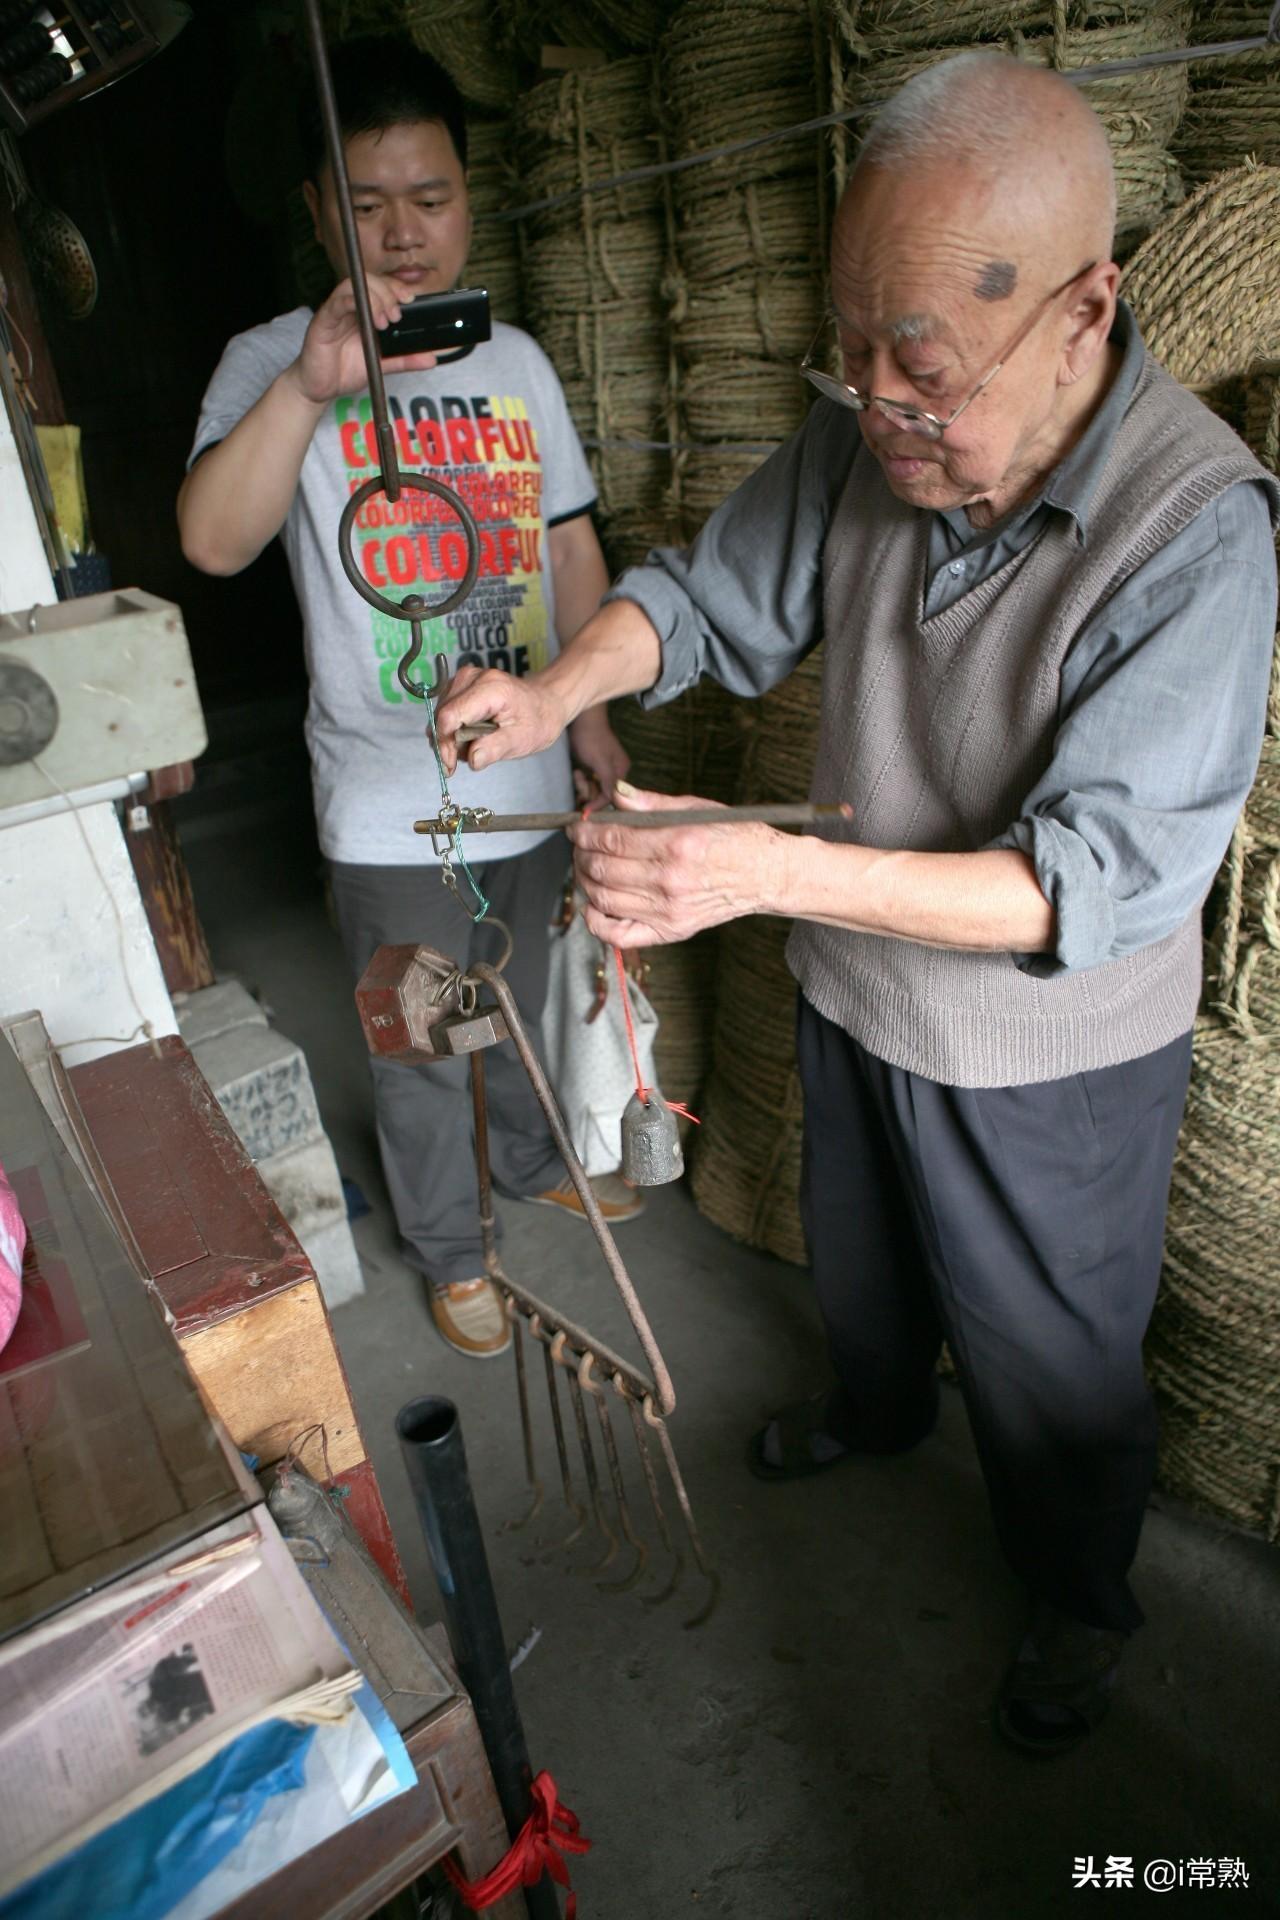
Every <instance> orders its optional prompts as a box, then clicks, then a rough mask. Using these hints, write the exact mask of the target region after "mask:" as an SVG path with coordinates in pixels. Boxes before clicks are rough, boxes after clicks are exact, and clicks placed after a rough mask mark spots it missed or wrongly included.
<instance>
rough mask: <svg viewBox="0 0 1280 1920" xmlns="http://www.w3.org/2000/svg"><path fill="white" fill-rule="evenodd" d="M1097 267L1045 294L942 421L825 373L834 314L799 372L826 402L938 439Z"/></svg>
mask: <svg viewBox="0 0 1280 1920" xmlns="http://www.w3.org/2000/svg"><path fill="white" fill-rule="evenodd" d="M1097 264H1098V263H1097V261H1096V260H1091V261H1090V262H1089V264H1088V266H1086V267H1081V268H1080V270H1079V272H1078V273H1073V274H1072V276H1071V278H1070V279H1069V280H1064V281H1063V283H1062V285H1061V286H1060V287H1054V288H1053V290H1052V292H1050V293H1046V295H1045V296H1044V299H1043V300H1041V301H1040V302H1039V304H1038V305H1036V306H1034V307H1033V308H1032V309H1031V312H1030V313H1029V314H1028V315H1027V317H1026V319H1025V320H1024V321H1023V323H1022V325H1021V326H1020V327H1019V328H1018V331H1017V332H1016V333H1015V334H1014V336H1013V339H1012V340H1011V341H1010V342H1009V344H1008V346H1007V347H1006V348H1005V350H1004V352H1003V353H1002V354H1001V355H1000V358H999V359H998V360H997V361H996V363H995V365H994V367H992V368H991V370H990V372H988V373H984V374H983V376H982V378H981V380H979V382H978V384H977V386H976V387H974V389H973V391H972V392H971V393H970V394H968V395H967V396H966V397H965V398H964V399H963V400H962V401H961V402H960V404H959V406H958V407H954V408H953V409H952V411H951V412H950V413H949V414H948V415H947V417H946V419H945V420H940V419H939V418H938V415H937V414H936V413H926V411H925V409H924V408H923V407H913V406H911V405H910V404H909V403H908V402H905V401H902V400H888V399H886V398H885V397H884V396H883V395H882V394H878V393H860V392H859V391H858V389H857V387H854V386H851V385H850V384H849V382H848V381H847V380H838V379H837V378H836V377H835V375H834V374H830V373H827V372H825V371H824V369H823V366H822V364H821V363H822V362H823V361H825V362H826V363H827V364H828V365H830V363H831V361H832V360H833V359H838V358H840V357H841V347H840V330H841V326H842V322H841V319H840V316H839V314H838V313H835V312H834V311H833V312H830V313H828V314H827V316H826V318H825V319H824V320H823V323H822V325H821V326H820V327H819V329H818V332H817V334H816V335H815V336H814V340H813V344H812V346H811V347H810V348H809V351H808V353H806V355H805V357H804V359H803V360H802V361H801V363H800V371H801V373H802V374H803V375H804V377H805V379H806V380H808V381H810V382H811V383H812V385H813V386H815V387H816V388H817V389H818V392H819V393H821V394H824V395H825V396H826V398H827V399H828V400H835V401H836V402H838V404H839V405H840V406H842V407H850V408H852V409H853V411H854V412H855V413H863V412H865V411H866V409H867V408H868V407H879V409H880V411H881V413H882V414H883V415H884V417H885V419H886V420H888V421H889V423H890V425H891V426H895V427H900V428H901V429H902V431H903V432H904V433H918V434H920V435H921V436H922V437H923V438H924V439H926V440H941V438H942V436H943V434H944V433H945V432H946V430H947V428H948V427H952V426H954V425H955V423H956V421H957V420H958V419H959V418H960V415H961V414H962V413H963V412H964V410H965V408H966V407H971V406H972V405H973V403H974V401H975V400H976V399H977V397H978V395H979V394H980V393H981V392H982V391H983V389H984V388H985V387H989V386H990V385H991V382H992V381H993V380H994V379H995V377H996V375H997V374H998V373H999V371H1000V369H1001V367H1003V366H1004V365H1005V364H1006V362H1007V361H1008V360H1009V359H1010V358H1011V357H1012V355H1013V354H1014V353H1015V352H1016V350H1017V349H1018V348H1019V347H1020V346H1021V345H1022V343H1023V341H1024V340H1025V339H1026V338H1027V336H1028V334H1030V333H1031V332H1032V331H1033V329H1034V328H1035V327H1036V326H1038V325H1039V323H1040V321H1041V320H1043V318H1044V316H1045V314H1046V313H1048V311H1049V309H1050V307H1051V306H1052V305H1053V302H1054V301H1055V300H1057V299H1059V298H1060V297H1061V296H1062V295H1063V294H1064V293H1067V292H1069V291H1070V289H1071V288H1072V287H1074V286H1075V284H1076V282H1077V280H1083V279H1084V276H1085V275H1086V273H1092V271H1093V269H1094V267H1096V266H1097Z"/></svg>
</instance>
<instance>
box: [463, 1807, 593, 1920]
mask: <svg viewBox="0 0 1280 1920" xmlns="http://www.w3.org/2000/svg"><path fill="white" fill-rule="evenodd" d="M530 1791H531V1793H532V1795H533V1811H532V1812H531V1813H530V1815H529V1818H528V1819H527V1820H526V1821H525V1823H524V1825H523V1826H522V1827H521V1829H520V1831H519V1833H518V1834H517V1835H516V1837H515V1839H514V1840H513V1841H512V1843H511V1846H510V1848H509V1849H508V1851H507V1852H506V1853H505V1854H504V1855H503V1857H502V1859H501V1860H499V1862H498V1864H497V1866H496V1867H494V1868H493V1870H492V1871H491V1872H490V1873H486V1875H485V1876H484V1879H483V1880H468V1879H467V1878H466V1876H465V1874H464V1873H463V1871H462V1869H461V1867H459V1866H458V1864H457V1862H456V1861H455V1860H454V1858H453V1855H452V1854H448V1853H447V1854H446V1855H445V1857H444V1862H443V1865H444V1870H445V1873H446V1875H447V1877H448V1880H449V1884H450V1885H451V1886H452V1887H454V1888H455V1889H456V1891H457V1893H458V1895H459V1897H460V1898H461V1900H462V1904H463V1905H464V1906H465V1907H467V1908H469V1909H470V1911H471V1912H472V1913H480V1912H482V1911H483V1909H484V1908H485V1907H492V1906H495V1905H496V1904H497V1902H498V1901H499V1900H501V1899H502V1898H503V1896H504V1895H505V1894H508V1893H514V1892H515V1890H516V1888H517V1887H536V1886H537V1884H538V1882H539V1880H541V1878H542V1876H543V1874H544V1873H549V1874H550V1875H551V1878H552V1879H553V1880H554V1881H555V1883H556V1885H557V1886H558V1887H569V1869H568V1867H567V1866H566V1865H565V1863H564V1860H563V1859H562V1857H561V1856H562V1855H563V1854H566V1853H586V1852H588V1851H589V1849H590V1847H591V1842H590V1840H586V1839H584V1838H583V1836H582V1833H581V1831H580V1826H579V1821H578V1816H577V1814H576V1813H570V1811H569V1809H568V1807H565V1806H561V1804H560V1795H559V1791H558V1789H557V1787H556V1783H555V1781H554V1780H553V1779H552V1778H551V1775H550V1774H549V1773H547V1772H546V1771H545V1770H544V1771H543V1772H542V1773H537V1774H535V1775H534V1777H533V1783H532V1786H531V1788H530ZM577 1911H578V1896H577V1894H576V1893H575V1892H574V1891H573V1889H572V1887H569V1898H568V1900H567V1901H566V1903H565V1910H564V1912H565V1920H575V1916H576V1914H577Z"/></svg>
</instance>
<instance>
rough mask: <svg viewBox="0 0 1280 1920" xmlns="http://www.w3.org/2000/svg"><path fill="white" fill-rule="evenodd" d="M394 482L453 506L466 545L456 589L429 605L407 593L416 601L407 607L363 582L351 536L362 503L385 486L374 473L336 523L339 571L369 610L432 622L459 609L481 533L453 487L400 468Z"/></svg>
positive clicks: (473, 573) (475, 566)
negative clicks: (431, 495) (369, 607)
mask: <svg viewBox="0 0 1280 1920" xmlns="http://www.w3.org/2000/svg"><path fill="white" fill-rule="evenodd" d="M396 479H397V480H398V482H399V484H400V485H401V486H402V487H416V488H417V490H418V492H419V493H434V494H435V496H436V498H437V499H438V500H443V501H444V502H445V504H446V505H447V506H449V507H452V509H453V511H454V513H455V514H456V515H457V516H458V524H459V525H460V526H461V528H462V531H463V534H464V536H465V538H466V542H467V571H466V573H465V574H464V575H463V577H462V579H461V581H460V582H459V584H458V586H457V587H456V588H455V589H454V591H453V592H452V593H450V594H446V595H445V598H444V599H443V600H436V601H432V602H431V603H430V604H428V603H426V602H424V601H423V600H422V597H421V595H419V594H416V593H410V594H406V595H405V599H406V600H415V601H417V605H416V606H414V607H409V608H406V607H405V606H403V605H402V604H401V602H400V601H399V600H390V599H388V597H387V595H386V594H385V593H379V592H378V589H377V588H376V587H374V586H371V585H370V584H369V582H368V581H367V580H366V579H365V577H364V575H363V574H362V573H361V571H360V569H359V567H358V566H357V565H356V557H355V553H354V551H353V549H352V538H351V536H352V532H353V529H354V527H355V523H356V515H357V514H358V513H359V511H360V509H361V507H362V506H363V505H364V503H365V501H366V500H369V499H371V498H372V496H373V495H374V494H375V493H381V492H383V490H384V488H385V486H386V476H385V475H384V474H381V473H379V474H375V475H374V477H373V479H372V480H366V481H365V483H364V485H363V486H362V487H357V488H356V490H355V492H354V493H353V494H352V496H351V498H350V499H349V500H348V501H347V504H346V506H345V507H344V508H343V509H342V518H341V520H340V521H339V522H338V558H339V560H341V562H342V571H343V572H344V573H345V574H346V576H347V578H348V580H349V581H350V582H351V584H352V586H353V587H354V588H355V590H356V592H357V593H358V594H359V595H360V598H361V599H362V600H367V601H368V602H369V605H370V606H371V607H377V609H378V611H379V613H389V614H390V615H391V617H392V619H394V620H434V619H436V618H437V617H438V615H440V614H442V613H452V612H453V609H454V608H455V607H460V606H461V605H462V602H463V601H464V600H465V599H466V597H467V595H468V594H469V593H470V591H471V589H472V587H474V585H475V583H476V580H477V578H478V576H479V573H480V531H479V528H478V527H477V526H476V523H475V519H474V517H473V515H472V512H471V509H470V507H468V505H467V503H466V501H465V500H464V499H463V498H462V497H461V495H460V494H457V493H455V492H454V490H453V488H452V487H447V486H446V485H445V483H444V481H443V480H433V479H432V477H431V475H430V474H427V473H405V472H403V471H402V470H401V469H399V468H397V469H396Z"/></svg>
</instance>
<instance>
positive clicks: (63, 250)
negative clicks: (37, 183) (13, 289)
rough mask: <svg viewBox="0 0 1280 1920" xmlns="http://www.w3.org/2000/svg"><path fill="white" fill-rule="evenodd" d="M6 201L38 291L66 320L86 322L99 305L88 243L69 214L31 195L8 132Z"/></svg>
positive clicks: (3, 145)
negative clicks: (50, 301) (11, 203)
mask: <svg viewBox="0 0 1280 1920" xmlns="http://www.w3.org/2000/svg"><path fill="white" fill-rule="evenodd" d="M0 164H2V165H3V168H4V173H5V178H6V181H7V184H8V188H9V197H10V199H11V200H12V202H13V210H14V213H15V215H16V217H17V222H18V231H19V233H20V234H21V236H22V246H23V251H24V253H25V254H26V256H27V263H28V265H29V266H30V268H31V271H32V274H33V275H34V276H35V278H36V279H37V280H38V281H39V283H40V289H41V291H42V292H43V293H44V294H45V295H46V296H47V298H49V299H50V300H52V301H53V302H55V303H56V305H57V307H58V310H59V311H60V312H61V313H62V314H64V315H65V316H66V318H67V319H68V320H86V319H88V317H89V315H90V314H91V313H92V312H93V309H94V307H95V306H96V305H97V301H98V270H97V268H96V267H95V266H94V264H93V255H92V254H91V253H90V251H89V246H88V242H87V241H86V240H85V237H84V235H83V234H82V233H81V231H80V229H79V227H78V226H77V225H76V223H75V221H74V220H73V219H72V218H71V216H70V215H69V214H66V213H64V212H63V211H62V209H61V207H51V206H50V205H49V204H48V203H47V202H46V201H44V200H41V199H39V198H38V196H37V195H36V194H35V193H33V192H32V190H31V183H30V181H29V180H28V179H27V176H26V171H25V169H24V167H23V165H22V162H21V160H20V159H19V158H18V149H17V145H16V143H15V141H14V139H13V136H12V134H9V133H5V134H0Z"/></svg>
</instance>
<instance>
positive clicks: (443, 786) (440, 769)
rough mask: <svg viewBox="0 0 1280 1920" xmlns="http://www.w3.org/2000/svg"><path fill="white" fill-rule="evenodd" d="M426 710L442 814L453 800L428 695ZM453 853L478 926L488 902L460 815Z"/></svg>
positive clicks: (433, 709)
mask: <svg viewBox="0 0 1280 1920" xmlns="http://www.w3.org/2000/svg"><path fill="white" fill-rule="evenodd" d="M426 708H427V738H428V740H430V742H431V751H432V753H433V754H434V755H435V757H436V772H437V773H438V774H439V776H440V808H441V812H443V811H444V809H445V808H446V807H452V805H453V799H452V796H451V795H450V792H449V776H448V774H447V773H446V772H445V770H444V761H443V759H442V758H441V754H440V742H439V740H438V739H437V738H436V708H435V701H434V700H432V698H431V696H430V694H428V695H426ZM453 851H454V855H455V856H456V858H457V862H458V865H459V866H460V867H461V868H462V872H463V877H464V879H465V880H466V883H467V885H468V886H469V887H470V889H471V891H472V893H473V895H474V896H475V900H476V903H477V905H478V907H479V909H480V910H479V912H478V913H473V914H472V915H471V918H472V919H473V920H474V921H475V922H476V923H477V925H478V924H479V922H480V921H481V920H483V919H484V917H485V915H486V913H488V911H489V902H488V900H487V899H486V898H485V894H484V891H483V889H482V887H481V886H480V883H479V881H478V880H477V879H476V877H475V875H474V873H472V871H471V868H470V867H469V866H468V865H467V856H466V854H465V853H464V852H463V851H462V818H461V815H459V816H458V818H457V819H455V821H454V823H453ZM467 910H468V911H470V909H467Z"/></svg>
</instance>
